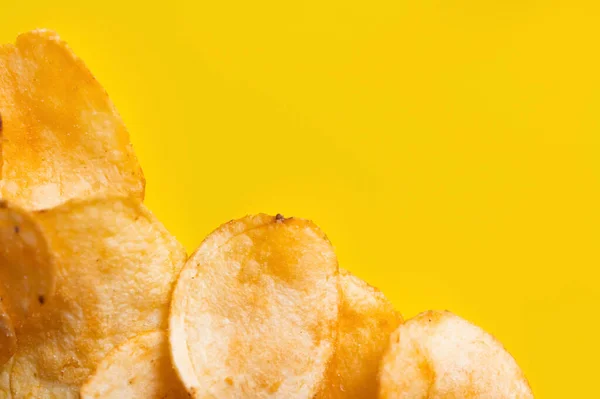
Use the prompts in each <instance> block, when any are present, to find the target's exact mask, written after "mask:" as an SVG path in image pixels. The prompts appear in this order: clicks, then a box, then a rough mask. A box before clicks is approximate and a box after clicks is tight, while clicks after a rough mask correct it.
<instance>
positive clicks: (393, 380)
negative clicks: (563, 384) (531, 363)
mask: <svg viewBox="0 0 600 399" xmlns="http://www.w3.org/2000/svg"><path fill="white" fill-rule="evenodd" d="M380 397H381V398H383V399H413V398H414V399H423V398H464V399H507V398H511V399H530V398H533V394H532V392H531V389H530V388H529V384H528V383H527V379H526V378H525V376H524V375H523V372H522V371H521V369H520V368H519V366H518V365H517V363H516V362H515V360H514V358H513V357H512V356H511V355H510V354H509V353H508V352H507V351H506V349H504V347H503V346H502V344H500V343H499V342H498V341H497V340H496V339H495V338H494V337H492V336H491V335H490V334H488V333H487V332H485V331H483V330H482V329H481V328H479V327H477V326H475V325H473V324H471V323H469V322H468V321H465V320H463V319H461V318H460V317H458V316H455V315H453V314H452V313H450V312H439V311H429V312H425V313H422V314H420V315H419V316H417V317H415V318H413V319H411V320H408V321H407V322H406V323H405V324H403V325H401V326H400V327H399V328H398V330H396V332H394V334H393V335H392V338H391V343H390V347H389V349H388V350H387V352H386V354H385V355H384V358H383V362H382V371H381V381H380Z"/></svg>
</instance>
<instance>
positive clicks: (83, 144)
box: [0, 30, 145, 209]
mask: <svg viewBox="0 0 600 399" xmlns="http://www.w3.org/2000/svg"><path fill="white" fill-rule="evenodd" d="M0 115H1V118H2V124H1V126H2V130H1V133H2V137H1V138H2V158H3V166H2V180H1V182H0V197H1V198H4V199H7V200H10V201H11V202H14V203H15V204H17V205H20V206H22V207H23V208H25V209H44V208H49V207H53V206H56V205H58V204H61V203H63V202H65V201H67V200H69V199H72V198H80V197H81V198H83V197H89V196H96V195H102V194H108V193H110V194H123V195H133V196H136V197H137V198H140V199H143V197H144V184H145V183H144V176H143V174H142V170H141V168H140V166H139V164H138V161H137V159H136V157H135V155H134V153H133V149H132V146H131V144H130V142H129V134H128V132H127V129H126V128H125V125H124V124H123V121H122V120H121V117H120V116H119V114H118V113H117V111H116V109H115V107H114V106H113V104H112V103H111V101H110V100H109V98H108V95H107V94H106V92H105V91H104V89H103V88H102V86H101V85H100V84H99V83H98V81H96V79H95V78H94V77H93V76H92V74H91V73H90V72H89V70H88V69H87V68H86V66H85V65H84V63H83V62H82V61H81V60H80V59H79V58H77V57H76V56H75V55H74V54H73V52H72V51H71V49H70V48H69V47H67V45H66V44H65V43H64V42H62V41H61V40H60V38H59V37H58V35H57V34H55V33H53V32H50V31H45V30H38V31H33V32H29V33H25V34H23V35H21V36H19V37H18V38H17V41H16V44H14V45H12V44H11V45H4V46H2V47H0Z"/></svg>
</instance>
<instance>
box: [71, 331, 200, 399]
mask: <svg viewBox="0 0 600 399" xmlns="http://www.w3.org/2000/svg"><path fill="white" fill-rule="evenodd" d="M188 397H189V396H188V394H187V392H186V391H185V389H184V388H183V385H182V384H181V381H179V377H177V374H176V373H175V370H173V365H172V363H171V357H170V351H169V342H168V340H167V335H166V333H165V332H163V331H154V332H150V333H147V334H143V335H140V336H137V337H135V338H132V339H130V340H129V341H127V342H125V343H124V344H122V345H121V346H119V347H117V348H115V349H114V350H113V351H112V352H110V353H109V354H108V356H107V357H106V358H105V359H104V360H103V361H102V362H101V363H100V364H99V365H98V368H97V369H96V371H95V372H94V374H93V375H92V376H91V377H90V379H89V380H88V381H87V382H86V383H85V384H84V385H83V387H82V388H81V398H82V399H122V398H128V399H183V398H188Z"/></svg>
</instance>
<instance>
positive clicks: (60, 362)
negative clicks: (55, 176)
mask: <svg viewBox="0 0 600 399" xmlns="http://www.w3.org/2000/svg"><path fill="white" fill-rule="evenodd" d="M36 218H37V220H38V221H39V223H40V225H41V226H42V230H43V232H44V235H45V236H46V237H47V239H48V244H49V249H50V251H51V252H52V254H53V256H54V257H55V259H56V265H57V281H56V292H55V295H54V298H53V300H52V301H51V302H50V303H48V304H47V307H46V308H45V309H44V312H41V313H39V314H38V315H35V316H34V317H32V318H31V320H29V321H28V323H27V324H26V325H25V326H24V327H23V329H22V330H21V331H19V335H18V338H19V345H18V348H17V353H16V354H15V356H14V364H13V368H12V371H11V376H10V385H11V392H12V394H13V397H14V398H15V399H18V398H77V397H78V394H79V389H80V386H81V384H82V383H83V382H84V381H85V380H86V379H87V378H88V377H89V376H90V374H91V373H92V372H93V371H94V369H95V367H96V365H97V364H98V363H99V362H100V361H101V360H102V359H103V358H104V357H105V356H106V354H107V353H108V352H109V351H111V350H112V349H113V348H114V347H115V346H117V345H119V344H121V343H123V342H125V341H126V340H128V339H129V338H132V337H134V336H137V335H139V334H141V333H144V332H147V331H153V330H156V329H161V328H166V326H167V316H168V308H169V298H170V294H171V292H172V288H173V285H174V282H175V279H176V276H177V275H178V273H179V271H180V269H181V267H182V266H183V264H184V263H185V258H186V254H185V251H184V249H183V248H182V246H181V245H180V244H179V243H178V242H177V240H175V238H174V237H173V236H172V235H170V234H169V233H168V231H167V230H166V229H165V228H164V226H163V225H162V224H161V223H160V222H159V221H158V220H157V219H156V218H155V217H154V216H153V215H152V214H151V213H150V212H149V211H148V210H147V209H146V208H145V207H144V206H143V205H142V204H141V203H139V201H138V200H136V199H133V198H112V197H111V198H100V199H91V200H83V201H71V202H68V203H66V204H64V205H61V206H59V207H57V208H53V209H51V210H48V211H46V212H40V213H38V214H37V216H36Z"/></svg>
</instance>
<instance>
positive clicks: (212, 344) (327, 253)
mask: <svg viewBox="0 0 600 399" xmlns="http://www.w3.org/2000/svg"><path fill="white" fill-rule="evenodd" d="M339 301H340V293H339V279H338V266H337V260H336V256H335V254H334V251H333V248H332V246H331V244H330V242H329V240H328V239H327V238H326V237H325V235H324V234H323V233H322V232H321V230H320V229H319V228H318V227H316V226H315V225H314V224H313V223H311V222H309V221H306V220H300V219H284V218H283V217H281V216H280V215H278V216H276V217H272V216H267V215H258V216H249V217H246V218H243V219H241V220H237V221H232V222H230V223H228V224H225V225H223V226H222V227H220V228H219V229H217V230H216V231H214V232H213V233H212V234H210V235H209V236H208V237H207V238H206V239H205V240H204V242H203V243H202V244H201V245H200V248H198V250H197V251H196V252H195V253H194V255H192V257H191V258H190V259H189V260H188V261H187V263H186V266H185V267H184V270H183V271H182V274H181V276H180V277H179V279H178V280H177V284H176V288H175V291H174V294H173V300H172V303H171V313H170V319H169V328H170V335H169V339H170V343H171V350H172V357H173V362H174V365H175V369H176V370H177V372H178V373H179V376H180V378H181V380H182V381H183V383H184V385H185V387H186V388H187V390H188V392H189V393H190V394H191V395H192V397H194V398H197V399H199V398H209V397H214V398H239V399H242V398H273V399H274V398H286V399H288V398H292V399H293V398H311V397H312V396H313V395H314V394H315V393H316V391H317V389H318V387H319V385H320V384H322V383H323V379H324V373H325V370H326V367H327V364H328V362H329V361H330V359H331V357H332V355H333V351H334V346H335V339H336V325H337V318H338V307H339Z"/></svg>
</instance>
